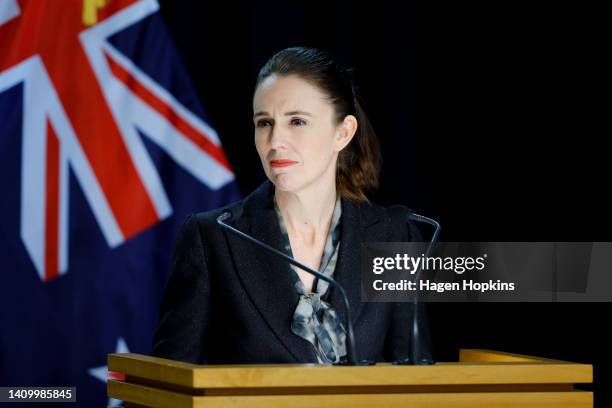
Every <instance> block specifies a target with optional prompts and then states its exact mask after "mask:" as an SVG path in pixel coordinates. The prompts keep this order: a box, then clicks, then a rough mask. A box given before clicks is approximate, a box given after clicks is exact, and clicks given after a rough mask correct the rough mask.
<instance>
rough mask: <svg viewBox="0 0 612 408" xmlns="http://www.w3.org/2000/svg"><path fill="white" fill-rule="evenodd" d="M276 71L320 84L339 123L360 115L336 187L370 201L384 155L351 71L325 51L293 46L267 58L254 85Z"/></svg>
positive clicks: (345, 195)
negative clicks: (368, 194) (368, 195)
mask: <svg viewBox="0 0 612 408" xmlns="http://www.w3.org/2000/svg"><path fill="white" fill-rule="evenodd" d="M273 74H276V75H280V76H289V75H297V76H298V77H300V78H302V79H304V80H306V81H308V82H310V83H311V84H313V85H315V86H317V87H318V88H319V89H320V90H321V91H323V92H324V93H326V94H327V95H328V98H329V100H330V102H331V103H332V105H333V106H334V108H335V111H336V119H337V121H338V123H340V122H342V121H343V120H344V118H345V117H346V116H347V115H354V116H355V117H356V118H357V131H356V133H355V135H354V136H353V139H352V140H351V142H350V143H349V144H348V145H347V146H346V147H345V148H344V149H342V150H341V151H340V153H339V155H338V163H337V166H336V189H337V191H338V193H339V194H340V195H341V196H342V197H343V198H347V199H349V200H352V201H355V202H357V203H361V202H369V200H368V198H367V197H366V192H370V191H374V190H376V188H378V179H379V174H380V166H381V163H382V158H381V155H380V147H379V143H378V138H377V137H376V133H374V129H373V128H372V125H371V124H370V121H369V120H368V117H367V116H366V114H365V112H364V111H363V109H362V108H361V106H360V104H359V102H358V100H357V95H356V92H355V85H354V83H353V79H352V71H351V70H350V69H348V68H347V67H346V66H344V65H343V64H342V63H341V62H340V61H339V60H338V59H336V58H334V57H332V56H331V55H330V54H329V53H327V52H325V51H322V50H319V49H316V48H305V47H293V48H286V49H284V50H282V51H280V52H278V53H276V54H275V55H274V56H273V57H272V58H270V59H269V60H268V62H266V64H265V65H264V66H263V67H262V68H261V70H260V71H259V75H258V76H257V83H256V86H255V88H257V86H259V84H260V83H261V82H262V81H263V80H264V79H266V78H267V77H269V76H270V75H273Z"/></svg>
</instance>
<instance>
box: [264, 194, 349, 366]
mask: <svg viewBox="0 0 612 408" xmlns="http://www.w3.org/2000/svg"><path fill="white" fill-rule="evenodd" d="M273 196H274V195H273ZM273 200H274V209H275V210H276V215H277V217H278V224H279V226H280V229H281V235H282V237H281V240H282V241H281V242H282V244H283V249H284V251H285V253H286V254H287V255H289V256H290V257H293V252H292V251H291V243H290V241H289V235H288V234H287V228H286V227H285V223H284V221H283V216H282V214H281V212H280V209H279V208H278V204H277V203H276V197H275V196H274V199H273ZM341 215H342V206H341V202H340V195H338V196H337V198H336V205H335V207H334V213H333V214H332V221H331V226H330V228H329V233H328V234H327V240H326V242H325V247H324V249H323V255H322V257H321V264H320V266H319V272H321V273H323V274H325V275H327V276H330V277H331V276H333V274H334V270H335V269H336V260H337V258H338V248H339V247H340V245H339V244H340V216H341ZM290 273H291V276H292V278H293V282H294V287H295V290H296V291H297V293H298V294H299V295H300V300H299V302H298V304H297V307H296V309H295V312H294V314H293V321H292V323H291V330H292V331H293V333H295V334H296V335H298V336H300V337H301V338H303V339H304V340H306V341H308V342H310V343H311V344H312V345H313V348H314V351H315V354H316V356H317V360H318V361H319V363H321V364H328V363H335V362H338V361H339V360H340V359H341V358H342V357H343V356H345V355H346V331H345V329H344V326H343V325H342V323H341V322H340V318H339V317H338V314H337V312H336V311H335V310H334V308H333V307H332V306H331V305H330V304H329V303H327V302H326V301H324V300H323V298H324V297H325V294H326V293H327V291H328V289H329V283H327V282H325V281H323V280H319V279H315V281H314V284H313V286H314V290H313V291H312V292H311V293H308V292H307V291H306V288H305V287H304V284H303V283H302V280H301V279H300V277H299V276H298V273H297V267H296V266H293V265H290Z"/></svg>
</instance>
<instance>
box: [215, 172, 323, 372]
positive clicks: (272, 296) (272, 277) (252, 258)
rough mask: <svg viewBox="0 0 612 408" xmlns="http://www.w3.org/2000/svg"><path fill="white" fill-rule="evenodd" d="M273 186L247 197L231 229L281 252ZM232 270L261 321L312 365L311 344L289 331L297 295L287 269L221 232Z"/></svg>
mask: <svg viewBox="0 0 612 408" xmlns="http://www.w3.org/2000/svg"><path fill="white" fill-rule="evenodd" d="M273 193H274V189H273V185H272V183H271V182H270V181H266V182H264V183H263V184H262V185H261V186H260V187H259V188H258V189H257V190H255V191H254V192H253V193H252V194H251V195H249V196H248V197H247V198H246V199H245V201H244V204H243V209H242V210H243V211H242V214H241V215H239V216H238V218H237V219H236V220H234V226H235V227H236V228H238V229H240V230H241V231H243V232H246V233H248V234H249V235H251V236H253V237H255V238H257V239H259V240H260V241H263V242H265V243H266V244H268V245H270V246H272V247H273V248H276V249H279V250H280V249H281V231H280V227H279V225H278V219H277V217H276V213H275V211H274V206H273V202H272V194H273ZM225 235H226V237H227V238H228V242H229V246H230V248H231V251H232V258H233V260H234V262H235V267H236V270H237V271H238V275H239V277H240V280H241V281H242V284H243V285H244V288H245V290H246V292H247V294H248V296H249V298H250V299H251V301H252V303H253V304H254V305H255V307H256V308H257V310H258V311H259V313H260V314H261V316H262V318H263V319H264V320H265V321H266V323H267V324H268V326H269V327H270V329H271V330H272V331H273V332H274V334H275V336H276V337H277V338H278V340H279V341H280V342H281V343H282V344H283V345H284V346H285V347H286V349H287V351H288V352H289V353H290V354H291V355H292V356H293V358H294V359H295V360H296V362H298V363H311V362H316V356H315V354H314V351H313V350H312V345H311V344H310V343H308V342H307V341H306V340H304V339H302V338H301V337H299V336H297V335H296V334H294V333H293V332H292V331H291V322H292V320H293V314H294V311H295V307H296V306H297V303H298V300H299V296H298V294H297V292H296V290H295V288H294V287H293V280H292V278H291V276H290V269H289V268H290V267H289V264H288V263H287V262H285V261H284V260H282V259H280V258H279V257H277V256H275V255H273V254H270V253H268V252H266V251H265V250H264V249H263V248H260V247H258V246H256V245H255V244H253V243H251V242H248V241H246V240H244V239H241V238H239V237H237V236H235V235H233V234H231V233H229V232H225Z"/></svg>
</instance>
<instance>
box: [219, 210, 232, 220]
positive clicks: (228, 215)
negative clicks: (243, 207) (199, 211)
mask: <svg viewBox="0 0 612 408" xmlns="http://www.w3.org/2000/svg"><path fill="white" fill-rule="evenodd" d="M230 218H232V212H231V211H230V210H225V211H223V212H222V213H221V214H220V215H219V216H218V217H217V223H224V222H225V221H227V220H229V219H230Z"/></svg>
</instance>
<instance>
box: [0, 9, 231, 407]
mask: <svg viewBox="0 0 612 408" xmlns="http://www.w3.org/2000/svg"><path fill="white" fill-rule="evenodd" d="M158 9H159V5H158V4H157V2H156V1H154V0H107V1H104V0H62V1H57V0H30V1H25V0H23V1H17V0H0V189H1V190H0V191H1V192H0V386H9V385H10V386H28V385H31V386H34V385H36V386H76V387H77V392H76V396H77V401H78V405H80V406H87V407H89V406H104V405H105V404H106V403H107V400H106V396H105V394H106V384H105V381H106V378H107V371H106V356H107V354H108V353H114V352H127V351H130V352H135V353H148V352H149V351H150V347H151V337H152V335H153V331H154V329H155V326H156V324H157V318H158V305H159V301H160V299H161V296H162V292H163V287H164V284H165V282H166V280H167V278H168V273H169V270H170V257H171V252H172V249H173V243H174V242H173V241H174V238H175V236H176V233H177V231H178V228H179V227H180V225H181V223H182V222H183V220H184V219H185V217H186V215H187V214H188V213H190V212H194V211H203V210H207V209H212V208H216V207H219V206H222V205H224V204H226V203H228V202H231V201H235V200H237V199H239V198H240V193H239V190H238V187H237V184H236V183H235V179H234V174H233V173H232V169H231V167H230V165H229V163H228V161H227V158H226V156H225V154H224V152H223V149H222V147H221V144H220V141H219V138H218V136H217V134H216V133H215V131H214V130H213V129H212V128H211V127H210V125H209V124H208V123H207V120H206V117H205V116H204V114H203V110H202V107H201V105H200V103H199V101H198V99H197V97H196V95H195V93H194V91H193V88H192V86H191V84H190V82H189V80H188V77H187V74H186V71H185V69H184V67H183V66H182V65H181V64H180V62H179V59H178V56H177V54H176V51H175V49H174V48H173V46H172V44H171V41H170V38H169V36H168V33H167V31H166V30H165V28H164V25H163V22H162V20H161V17H160V15H159V12H158ZM111 403H112V401H111ZM70 406H75V404H70Z"/></svg>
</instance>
